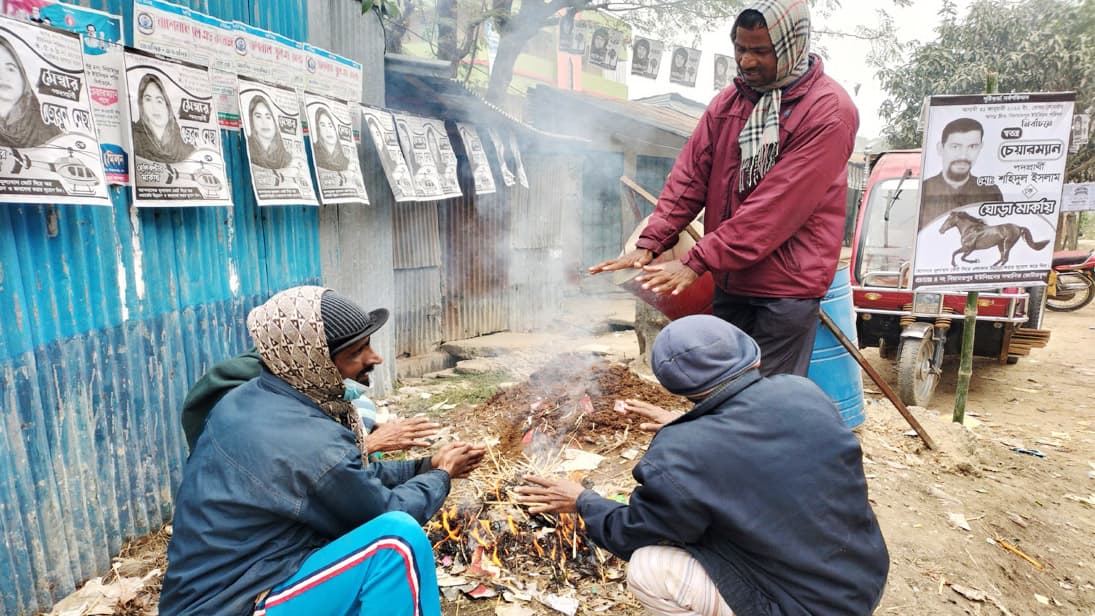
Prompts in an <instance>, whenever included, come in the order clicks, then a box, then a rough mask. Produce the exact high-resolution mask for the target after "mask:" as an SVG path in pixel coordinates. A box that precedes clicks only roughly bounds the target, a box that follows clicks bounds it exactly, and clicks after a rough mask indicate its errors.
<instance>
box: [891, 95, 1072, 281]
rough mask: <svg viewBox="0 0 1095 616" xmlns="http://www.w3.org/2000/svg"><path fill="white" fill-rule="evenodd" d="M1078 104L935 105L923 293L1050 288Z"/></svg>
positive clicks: (919, 247)
mask: <svg viewBox="0 0 1095 616" xmlns="http://www.w3.org/2000/svg"><path fill="white" fill-rule="evenodd" d="M1074 97H1075V95H1074V94H1073V93H1039V94H989V95H978V96H933V97H931V98H930V99H929V101H928V116H927V122H926V130H925V133H924V139H925V143H924V149H923V152H924V154H923V164H922V167H921V168H922V170H923V172H922V174H921V175H922V178H921V182H920V195H919V197H920V211H919V221H918V224H917V229H918V232H917V236H916V251H915V256H914V259H913V265H912V286H913V288H921V287H938V288H964V289H995V288H1000V287H1002V286H1013V285H1021V284H1025V283H1038V282H1044V281H1045V277H1046V273H1047V272H1048V271H1049V269H1050V264H1051V262H1052V258H1053V240H1054V238H1055V237H1056V236H1057V221H1058V216H1059V214H1060V211H1061V191H1062V183H1063V177H1064V171H1065V157H1066V154H1067V151H1068V139H1069V131H1070V129H1071V123H1072V109H1073V100H1074Z"/></svg>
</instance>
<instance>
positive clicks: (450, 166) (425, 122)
mask: <svg viewBox="0 0 1095 616" xmlns="http://www.w3.org/2000/svg"><path fill="white" fill-rule="evenodd" d="M421 123H422V132H423V134H424V135H425V136H426V148H428V149H429V151H430V156H432V157H433V161H434V164H435V165H436V166H437V179H438V181H440V182H441V194H442V195H444V196H445V198H449V197H460V196H463V193H461V192H460V179H459V177H457V175H456V154H455V153H454V152H453V151H452V142H450V141H449V133H448V131H447V130H445V122H444V120H438V119H436V118H422V119H421Z"/></svg>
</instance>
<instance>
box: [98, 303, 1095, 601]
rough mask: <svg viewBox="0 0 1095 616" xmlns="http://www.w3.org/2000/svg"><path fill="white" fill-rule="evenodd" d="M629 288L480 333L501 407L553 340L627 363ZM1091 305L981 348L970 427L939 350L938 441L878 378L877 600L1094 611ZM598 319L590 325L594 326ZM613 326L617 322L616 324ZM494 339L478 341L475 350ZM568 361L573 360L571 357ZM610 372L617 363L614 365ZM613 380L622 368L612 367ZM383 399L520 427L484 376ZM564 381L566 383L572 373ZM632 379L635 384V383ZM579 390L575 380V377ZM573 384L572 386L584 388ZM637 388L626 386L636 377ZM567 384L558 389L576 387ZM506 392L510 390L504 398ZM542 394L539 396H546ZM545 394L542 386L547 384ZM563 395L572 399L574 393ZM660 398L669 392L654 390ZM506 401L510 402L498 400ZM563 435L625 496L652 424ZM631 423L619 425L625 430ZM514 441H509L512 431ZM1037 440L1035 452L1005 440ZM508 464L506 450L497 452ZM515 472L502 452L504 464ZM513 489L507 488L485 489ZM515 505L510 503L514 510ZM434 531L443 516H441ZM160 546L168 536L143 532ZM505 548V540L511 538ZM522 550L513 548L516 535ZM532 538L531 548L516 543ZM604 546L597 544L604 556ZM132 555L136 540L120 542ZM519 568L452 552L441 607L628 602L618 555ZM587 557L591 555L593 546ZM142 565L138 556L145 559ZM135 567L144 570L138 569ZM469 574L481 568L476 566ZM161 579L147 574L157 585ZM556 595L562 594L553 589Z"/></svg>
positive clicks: (144, 596) (597, 480)
mask: <svg viewBox="0 0 1095 616" xmlns="http://www.w3.org/2000/svg"><path fill="white" fill-rule="evenodd" d="M632 305H633V304H632V302H631V300H630V299H629V298H627V297H626V296H620V295H613V296H601V297H596V298H579V299H575V300H573V301H572V302H571V306H570V310H569V311H568V313H567V315H564V316H563V317H561V318H560V321H559V322H558V324H557V325H558V326H557V327H556V328H555V331H554V332H552V333H550V334H548V336H549V338H548V339H549V340H554V341H555V343H553V344H545V343H544V342H545V338H543V337H542V336H539V337H536V338H535V339H534V342H529V343H527V344H525V343H522V340H523V339H525V340H533V339H532V338H527V339H526V338H524V337H523V336H522V335H520V334H502V335H499V336H496V337H489V338H488V339H485V340H481V341H480V342H479V348H480V351H481V352H482V354H485V355H490V354H498V353H504V354H505V356H504V357H496V358H494V359H493V360H492V361H495V362H496V365H498V366H503V367H505V368H506V370H508V372H509V374H507V375H505V376H504V377H502V378H501V379H500V380H507V381H509V382H508V383H502V384H501V390H500V391H501V392H502V393H501V394H500V396H501V397H500V398H499V400H501V401H502V402H499V404H500V405H502V406H504V407H505V408H516V407H518V406H520V405H522V404H524V402H523V401H521V400H519V399H518V398H520V397H521V396H529V397H532V398H533V399H530V400H527V403H528V404H530V405H531V404H534V403H535V401H536V400H535V398H536V397H537V396H536V395H530V391H531V390H530V389H529V387H530V382H529V381H528V378H529V376H530V375H532V374H533V373H535V372H536V371H537V370H538V369H541V368H544V367H545V366H547V367H548V369H547V371H546V372H541V374H544V373H551V371H552V369H553V368H552V366H553V362H555V364H554V365H556V366H558V365H560V363H561V362H560V360H559V359H558V354H559V353H561V352H566V351H575V350H578V349H581V352H582V353H584V354H585V355H587V356H589V357H594V358H595V360H591V361H606V362H609V363H612V364H622V365H629V367H630V368H631V369H633V370H634V371H635V372H637V373H639V374H643V373H645V374H647V375H648V374H649V370H647V369H645V367H643V366H637V365H634V360H635V358H636V357H637V356H638V347H637V344H636V342H635V336H634V334H633V332H630V331H620V330H619V324H620V323H622V322H626V321H627V320H628V318H629V317H630V313H631V311H632V310H633V308H632ZM1092 316H1095V308H1092V307H1088V308H1086V309H1084V310H1081V311H1079V312H1075V313H1049V314H1048V315H1047V317H1046V322H1045V325H1044V326H1045V327H1046V328H1047V329H1050V330H1052V332H1053V334H1052V339H1051V341H1050V343H1049V345H1048V346H1047V347H1046V348H1045V349H1041V350H1034V351H1033V352H1032V354H1031V356H1030V357H1027V358H1024V359H1022V360H1021V361H1020V362H1019V363H1018V364H1016V365H1013V366H1001V365H998V364H996V363H993V362H989V361H977V362H975V364H974V375H973V379H972V383H971V387H970V397H969V404H968V406H967V413H966V415H967V423H966V425H965V426H960V425H958V424H954V423H952V422H951V421H950V416H951V409H952V406H953V393H954V389H955V372H956V371H957V365H956V362H954V361H948V362H947V363H946V365H945V368H944V373H945V378H944V380H943V382H942V383H941V385H940V387H939V390H938V392H937V394H936V397H935V399H934V400H933V404H932V407H933V408H932V409H931V410H929V409H914V412H915V414H916V416H917V418H918V419H919V421H920V422H921V423H922V425H923V426H924V428H925V429H926V430H927V431H928V433H929V434H930V435H931V436H932V437H933V438H934V439H935V441H936V443H937V445H938V449H937V450H935V451H932V450H928V449H926V448H925V447H924V446H923V444H922V443H921V441H920V440H919V439H918V438H917V437H915V436H910V435H909V432H908V431H909V427H908V425H907V424H906V423H905V422H904V420H903V419H902V418H901V416H900V415H899V414H898V413H897V412H896V410H895V409H894V408H893V407H892V406H891V405H890V404H889V403H888V402H886V401H885V400H884V399H883V398H882V396H881V395H880V394H879V393H878V388H877V386H875V385H874V384H873V383H871V382H869V381H868V382H866V383H865V389H866V391H867V406H866V414H867V420H866V422H865V423H864V424H863V425H862V426H860V427H859V428H858V429H857V434H858V435H859V437H860V441H861V443H862V446H863V452H864V469H865V471H866V473H867V477H868V482H869V485H870V498H871V502H872V504H873V505H874V508H875V512H876V513H877V515H878V518H879V521H880V523H881V525H882V530H883V534H884V535H885V538H886V541H887V544H888V546H889V550H890V559H891V566H890V576H889V580H888V583H887V588H886V592H885V595H884V597H883V599H882V603H881V605H880V606H879V608H878V610H877V611H876V614H902V615H906V614H909V615H929V614H931V615H935V614H987V615H993V614H1005V615H1006V614H1014V615H1016V616H1018V615H1023V614H1038V615H1042V614H1077V615H1084V616H1092V615H1095V423H1093V420H1095V409H1093V405H1095V402H1093V401H1092V397H1091V395H1090V386H1089V383H1090V382H1091V380H1092V378H1093V377H1095V319H1092ZM591 324H592V325H591ZM613 327H615V328H616V329H613ZM484 349H487V350H484ZM866 354H867V356H868V359H869V360H870V361H871V362H872V363H873V364H874V366H875V367H876V368H877V369H878V370H879V371H880V372H881V373H882V374H883V376H885V377H887V378H889V379H891V383H893V380H894V379H895V378H896V377H895V375H894V372H893V365H892V364H891V363H890V362H888V361H885V360H881V359H879V357H878V355H877V353H876V352H874V351H873V350H867V351H866ZM567 361H568V362H572V361H573V359H572V358H571V359H570V360H567ZM614 370H616V369H614ZM614 374H616V377H614V378H617V377H618V376H619V373H618V372H615V373H614ZM404 385H405V386H404V387H402V388H401V389H400V390H399V391H398V392H397V394H395V395H393V396H392V397H391V398H389V400H387V401H386V402H387V407H388V408H389V409H391V410H392V411H393V412H396V413H401V412H406V413H411V412H428V413H431V414H434V415H436V416H438V417H439V418H440V419H441V420H442V421H443V422H445V423H446V425H447V426H448V427H447V429H446V438H465V439H475V440H484V441H488V442H491V443H494V445H493V446H494V447H495V448H497V449H498V450H499V451H501V450H503V449H505V448H506V447H507V446H509V450H508V452H507V453H506V455H507V456H510V459H511V460H512V459H514V457H515V456H518V454H519V451H518V450H517V449H515V448H514V447H512V442H513V439H514V438H516V436H517V435H519V434H521V430H519V429H517V428H515V427H514V426H513V425H511V424H512V422H507V421H503V420H502V417H503V416H504V415H505V413H503V412H500V411H497V407H496V410H495V412H493V413H486V412H483V410H482V409H483V408H484V407H482V406H477V405H476V404H475V403H477V402H482V401H483V399H485V397H486V396H485V395H484V396H483V398H481V399H480V398H476V396H475V395H474V393H475V392H471V389H473V388H478V390H477V391H486V392H487V393H489V392H490V391H493V390H494V387H495V386H496V385H498V383H497V381H495V382H491V381H490V379H489V378H487V379H486V380H484V377H474V378H473V377H460V376H451V377H448V378H422V379H415V380H411V381H408V382H407V383H405V384H404ZM571 385H572V386H573V385H574V384H573V383H571ZM628 387H632V388H634V387H637V386H636V385H635V384H634V383H632V384H630V385H628ZM571 389H573V387H571ZM579 389H581V387H579ZM589 391H591V392H593V398H594V400H595V401H596V404H595V406H597V407H598V408H596V409H594V410H595V411H596V412H598V413H599V412H601V411H603V410H604V409H603V404H604V401H603V400H597V395H596V393H597V392H598V390H596V389H591V390H589ZM629 391H631V390H629ZM572 394H573V392H568V393H565V394H558V395H557V396H556V397H557V398H558V397H560V396H571V397H573V396H572ZM507 396H508V397H507ZM540 397H544V396H540ZM548 397H551V396H548ZM568 399H569V398H568ZM663 402H665V400H663ZM506 405H509V406H506ZM591 425H592V427H591V428H589V430H588V431H587V432H582V433H581V434H579V435H578V437H577V438H573V439H571V441H570V442H569V446H571V447H575V448H580V449H584V450H587V451H590V452H593V453H599V454H601V455H603V456H604V457H605V459H604V461H603V462H601V463H600V465H599V466H598V467H597V469H596V470H595V471H593V472H590V473H586V474H582V473H578V474H580V475H583V476H584V477H587V478H588V479H590V480H591V481H592V483H593V485H594V487H595V488H596V489H598V490H601V491H602V492H603V493H606V495H607V496H610V497H612V496H621V497H622V496H623V495H626V493H627V491H628V489H629V487H630V486H631V485H632V483H631V479H630V475H629V471H630V468H631V466H633V465H634V458H633V457H631V458H629V457H626V456H625V455H624V454H625V453H627V454H628V455H629V456H634V454H636V453H641V451H642V448H643V446H644V445H645V443H646V442H648V441H649V437H648V436H647V435H645V434H642V433H639V432H638V431H635V430H632V429H631V428H630V426H627V425H621V424H618V423H616V424H613V423H612V422H600V423H598V422H597V421H594V422H593V423H592V424H591ZM624 430H627V433H626V434H625V433H624V432H623V431H624ZM507 443H509V445H507ZM1013 448H1014V449H1023V450H1028V451H1035V450H1036V451H1038V452H1040V453H1042V454H1043V455H1044V457H1038V456H1035V455H1030V454H1028V453H1022V452H1017V451H1014V450H1013ZM502 465H503V466H504V464H502ZM498 468H499V466H498V465H495V467H494V470H491V469H490V468H488V469H484V470H483V471H482V472H481V473H480V474H479V475H478V476H477V477H478V478H477V479H475V480H472V481H464V482H457V488H456V489H455V490H454V495H453V497H452V498H451V499H450V500H451V501H458V500H466V499H468V498H478V499H480V500H482V499H484V498H487V497H485V496H484V495H483V493H482V492H483V491H482V488H483V486H484V485H486V484H487V483H488V482H487V481H486V476H487V475H489V474H491V473H495V474H498V473H499V472H500V471H499V470H498ZM515 469H516V471H521V470H522V469H521V468H520V467H514V466H512V465H510V466H506V468H505V470H506V471H507V472H510V473H512V472H515ZM491 498H498V499H501V500H503V501H504V500H506V496H505V494H504V493H498V494H496V495H495V496H494V497H491ZM515 515H517V514H515ZM434 530H436V527H435V528H434ZM146 543H147V544H148V545H152V546H162V545H163V544H162V542H156V541H154V542H146ZM511 547H512V546H511ZM516 549H517V550H521V549H522V546H516ZM525 549H526V550H527V546H525ZM603 557H604V555H603V554H597V555H596V558H597V559H600V558H603ZM127 558H128V559H129V562H130V564H132V561H133V560H134V556H133V554H132V551H130V552H128V553H127ZM144 558H145V559H146V560H147V562H148V563H149V568H151V566H161V567H162V565H163V563H162V552H160V553H157V548H154V549H152V550H149V551H146V553H145V556H144ZM522 558H523V560H521V562H522V563H523V564H522V565H521V566H520V567H517V570H516V571H510V570H503V572H502V573H501V574H500V575H499V576H498V577H496V578H494V579H493V580H492V582H493V583H488V584H486V586H485V587H484V588H483V589H480V592H482V591H484V590H485V591H489V592H487V594H488V595H490V594H491V593H492V592H493V593H497V594H496V596H493V597H488V598H482V599H470V598H468V596H467V594H466V592H464V591H467V590H468V589H469V587H471V586H478V584H477V583H476V584H470V583H468V582H469V581H474V580H468V579H464V578H465V577H466V576H467V575H468V574H467V572H466V571H465V570H464V567H465V566H466V565H467V564H468V563H462V562H459V559H457V561H456V562H454V561H453V560H452V559H451V558H450V559H448V560H445V561H443V562H442V563H441V565H440V567H439V572H440V573H441V575H442V579H443V580H445V581H446V582H444V583H448V584H449V585H448V586H447V587H446V588H444V589H443V590H444V591H445V592H444V600H443V609H444V612H445V614H447V615H449V616H454V615H456V614H461V615H479V614H481V615H488V614H489V615H492V616H528V615H531V614H558V613H560V612H558V611H554V610H551V609H549V608H548V607H546V606H545V605H544V601H542V600H538V599H537V598H536V597H537V596H539V597H540V599H544V600H556V599H558V598H561V599H559V600H561V601H563V602H562V603H559V604H558V605H560V607H566V603H565V599H566V598H568V597H569V598H577V599H578V607H577V613H578V614H598V613H605V614H637V613H639V610H638V608H637V606H636V605H635V603H634V602H633V601H632V600H631V599H630V597H629V595H628V594H627V592H626V589H625V587H624V585H623V570H624V565H623V563H619V562H618V561H614V560H607V561H604V562H601V561H600V560H597V561H593V560H590V559H587V561H586V564H587V565H588V563H591V562H596V563H597V567H596V568H595V569H589V568H588V567H587V569H586V570H585V571H587V572H589V571H595V570H596V569H599V574H597V573H594V574H593V575H577V574H570V575H568V574H563V575H552V574H551V570H553V569H554V567H552V566H549V565H547V564H545V563H544V562H543V560H544V559H539V560H537V558H535V557H532V556H527V555H526V556H525V557H522ZM590 558H593V557H590ZM138 569H139V568H138ZM133 575H144V571H139V570H134V572H133ZM473 577H474V576H473ZM157 586H158V584H157V583H156V581H155V579H153V580H151V581H150V582H149V587H150V589H152V590H153V591H154V590H155V588H156V587H157ZM550 595H555V597H556V599H553V598H552V597H551V596H550ZM154 604H155V596H154V592H152V593H148V592H142V593H140V596H138V598H137V599H134V600H131V601H130V604H129V607H128V608H126V610H121V609H119V610H118V611H116V613H128V614H148V613H154V610H155V608H154Z"/></svg>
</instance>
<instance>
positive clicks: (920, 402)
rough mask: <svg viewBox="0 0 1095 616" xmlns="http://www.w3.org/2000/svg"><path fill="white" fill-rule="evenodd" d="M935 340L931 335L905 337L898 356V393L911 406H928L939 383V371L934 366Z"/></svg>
mask: <svg viewBox="0 0 1095 616" xmlns="http://www.w3.org/2000/svg"><path fill="white" fill-rule="evenodd" d="M934 355H935V341H934V340H933V339H932V337H931V336H930V335H927V336H924V337H923V338H903V339H902V340H901V350H900V351H899V352H898V358H897V395H898V396H900V397H901V401H902V402H904V403H905V404H907V405H909V406H928V404H929V403H930V402H931V399H932V395H934V394H935V387H936V386H937V385H939V373H938V372H937V371H936V370H934V369H933V367H932V358H933V357H934Z"/></svg>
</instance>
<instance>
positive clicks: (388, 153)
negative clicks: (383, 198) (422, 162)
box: [361, 106, 418, 203]
mask: <svg viewBox="0 0 1095 616" xmlns="http://www.w3.org/2000/svg"><path fill="white" fill-rule="evenodd" d="M361 121H362V123H363V124H364V126H363V127H362V129H363V130H365V131H368V133H369V137H370V138H371V139H372V142H373V145H374V146H375V147H376V151H377V154H378V155H379V156H380V166H381V167H382V168H383V169H384V175H385V176H387V178H388V184H389V185H390V186H391V187H392V195H393V196H394V197H395V200H396V202H397V203H402V202H404V201H414V200H415V199H417V198H418V193H417V191H416V190H415V187H414V180H413V179H412V177H411V170H410V166H409V165H408V164H407V159H406V158H404V156H403V150H401V149H400V148H399V138H398V137H397V136H396V129H395V119H394V118H393V117H392V114H390V113H388V112H387V111H384V110H383V109H377V108H376V107H366V106H362V107H361Z"/></svg>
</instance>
